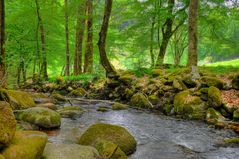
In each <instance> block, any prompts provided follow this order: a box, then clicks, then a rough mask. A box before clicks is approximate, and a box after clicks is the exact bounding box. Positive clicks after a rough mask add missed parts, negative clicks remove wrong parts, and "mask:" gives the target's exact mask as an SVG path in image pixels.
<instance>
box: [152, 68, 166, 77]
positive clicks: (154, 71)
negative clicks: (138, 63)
mask: <svg viewBox="0 0 239 159" xmlns="http://www.w3.org/2000/svg"><path fill="white" fill-rule="evenodd" d="M162 74H163V70H162V69H153V70H152V75H153V77H157V76H160V75H162Z"/></svg>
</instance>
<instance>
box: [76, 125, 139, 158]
mask: <svg viewBox="0 0 239 159" xmlns="http://www.w3.org/2000/svg"><path fill="white" fill-rule="evenodd" d="M99 140H107V141H110V142H113V143H114V144H116V145H118V146H119V147H120V149H121V150H122V151H124V153H125V154H127V155H129V154H132V153H133V152H134V151H135V150H136V140H135V139H134V137H133V136H132V135H131V134H130V133H129V132H128V131H127V130H126V129H125V128H123V127H121V126H117V125H111V124H105V123H97V124H94V125H91V126H90V127H89V128H88V129H87V130H86V131H85V132H84V133H83V134H82V135H81V137H80V138H79V140H78V144H81V145H91V146H94V147H96V145H97V142H98V141H99Z"/></svg>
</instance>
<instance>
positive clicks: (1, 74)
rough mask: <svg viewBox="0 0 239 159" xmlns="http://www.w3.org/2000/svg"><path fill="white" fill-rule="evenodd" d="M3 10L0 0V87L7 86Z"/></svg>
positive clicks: (2, 1) (2, 2) (2, 0)
mask: <svg viewBox="0 0 239 159" xmlns="http://www.w3.org/2000/svg"><path fill="white" fill-rule="evenodd" d="M4 45H5V10H4V0H0V51H1V52H0V87H6V86H7V77H6V64H5V56H6V55H5V48H4Z"/></svg>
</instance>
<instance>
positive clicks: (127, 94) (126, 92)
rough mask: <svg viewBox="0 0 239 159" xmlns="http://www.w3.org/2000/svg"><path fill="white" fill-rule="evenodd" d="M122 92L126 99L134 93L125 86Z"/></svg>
mask: <svg viewBox="0 0 239 159" xmlns="http://www.w3.org/2000/svg"><path fill="white" fill-rule="evenodd" d="M124 94H125V98H126V99H130V98H131V97H132V96H133V95H134V91H133V90H132V89H129V88H126V89H125V91H124Z"/></svg>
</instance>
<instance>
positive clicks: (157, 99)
mask: <svg viewBox="0 0 239 159" xmlns="http://www.w3.org/2000/svg"><path fill="white" fill-rule="evenodd" d="M149 101H150V102H151V103H152V104H153V105H156V104H158V102H159V98H158V97H157V96H156V95H150V96H149Z"/></svg>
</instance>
